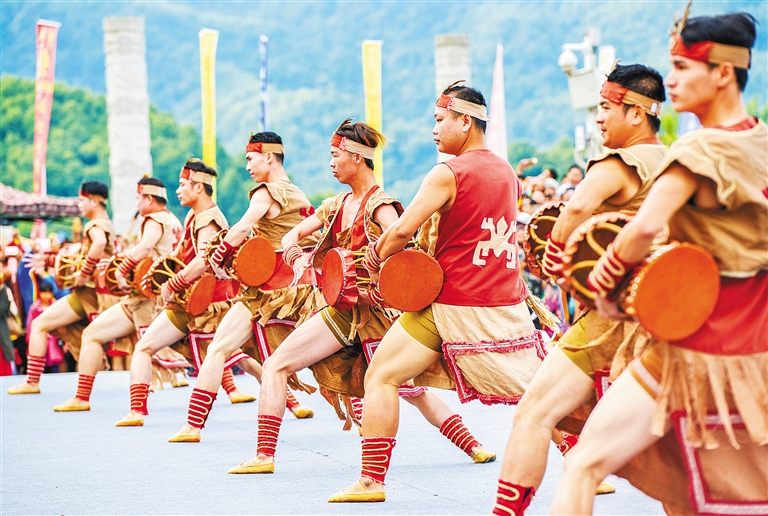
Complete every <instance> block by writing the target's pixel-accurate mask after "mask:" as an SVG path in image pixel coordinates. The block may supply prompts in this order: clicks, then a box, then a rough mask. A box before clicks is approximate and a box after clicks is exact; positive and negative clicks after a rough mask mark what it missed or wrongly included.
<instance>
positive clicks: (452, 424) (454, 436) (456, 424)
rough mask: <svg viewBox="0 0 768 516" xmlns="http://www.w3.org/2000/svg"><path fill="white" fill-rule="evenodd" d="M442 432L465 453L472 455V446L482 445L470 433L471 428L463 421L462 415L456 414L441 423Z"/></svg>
mask: <svg viewBox="0 0 768 516" xmlns="http://www.w3.org/2000/svg"><path fill="white" fill-rule="evenodd" d="M440 433H441V434H443V435H444V436H446V437H447V438H448V439H450V440H451V442H452V443H453V444H455V445H456V446H458V447H459V448H461V449H462V450H464V453H466V454H467V455H470V454H471V453H472V448H474V447H475V446H480V443H479V442H478V440H477V439H475V437H474V436H473V435H472V434H471V433H469V430H468V429H467V427H466V426H464V423H463V422H462V421H461V416H460V415H458V414H454V415H452V416H451V417H449V418H448V419H446V420H445V421H443V424H442V425H440Z"/></svg>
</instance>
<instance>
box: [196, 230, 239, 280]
mask: <svg viewBox="0 0 768 516" xmlns="http://www.w3.org/2000/svg"><path fill="white" fill-rule="evenodd" d="M227 233H229V230H228V229H221V230H219V231H217V232H216V233H214V235H213V236H212V237H211V239H210V240H208V243H207V244H206V245H205V251H204V252H203V260H204V261H205V266H206V267H208V268H209V269H210V268H211V256H213V253H215V252H216V249H218V248H219V244H221V243H222V242H223V241H224V237H225V236H227ZM231 264H232V262H231V260H227V262H226V263H224V266H225V270H228V268H227V267H226V266H227V265H231Z"/></svg>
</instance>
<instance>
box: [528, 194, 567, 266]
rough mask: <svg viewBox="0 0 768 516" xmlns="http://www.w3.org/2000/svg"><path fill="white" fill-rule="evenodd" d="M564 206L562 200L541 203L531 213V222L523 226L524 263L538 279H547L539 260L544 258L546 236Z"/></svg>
mask: <svg viewBox="0 0 768 516" xmlns="http://www.w3.org/2000/svg"><path fill="white" fill-rule="evenodd" d="M564 207H565V203H564V202H562V201H556V202H551V203H547V204H543V205H542V206H541V207H540V208H539V209H538V210H536V211H534V212H533V213H532V214H531V222H529V223H528V225H527V226H525V236H524V238H523V250H525V263H526V264H528V268H529V269H530V271H531V272H532V273H533V274H534V275H535V276H536V277H538V278H539V279H543V280H546V279H548V278H547V277H546V275H544V273H543V272H542V270H541V260H542V258H544V250H545V248H546V247H547V236H548V235H549V234H550V233H551V232H552V228H553V227H554V226H555V221H556V220H557V217H558V216H559V215H560V212H561V211H563V208H564Z"/></svg>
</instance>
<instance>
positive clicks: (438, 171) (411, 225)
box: [376, 163, 456, 260]
mask: <svg viewBox="0 0 768 516" xmlns="http://www.w3.org/2000/svg"><path fill="white" fill-rule="evenodd" d="M455 199H456V179H455V178H454V176H453V172H452V171H451V169H450V168H448V166H447V165H445V164H442V163H441V164H439V165H436V166H435V167H434V168H433V169H432V170H430V171H429V173H427V175H426V177H425V178H424V181H423V182H422V183H421V187H420V188H419V191H418V192H416V197H414V199H413V201H412V202H411V204H410V205H409V206H408V208H406V210H405V212H404V213H403V214H402V216H401V217H400V218H398V219H396V220H395V221H393V222H392V224H391V225H390V226H389V227H387V228H386V230H385V231H384V234H382V235H381V238H380V239H379V242H378V244H376V252H377V253H378V255H379V257H381V259H382V260H385V259H386V258H387V257H389V256H391V255H393V254H395V253H397V252H399V251H401V250H402V249H403V248H404V247H405V245H406V244H407V243H408V241H409V240H410V239H411V237H412V236H413V235H414V233H416V231H417V230H418V229H419V227H421V225H422V224H423V223H424V222H425V221H426V220H427V219H428V218H429V217H431V216H432V214H433V213H435V212H436V211H440V212H444V211H447V210H448V209H449V208H450V206H451V205H452V204H453V201H454V200H455ZM393 211H394V209H393Z"/></svg>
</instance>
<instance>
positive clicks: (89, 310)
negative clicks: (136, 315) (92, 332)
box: [8, 181, 118, 394]
mask: <svg viewBox="0 0 768 516" xmlns="http://www.w3.org/2000/svg"><path fill="white" fill-rule="evenodd" d="M108 198H109V187H108V186H107V185H105V184H104V183H100V182H98V181H86V182H84V183H83V184H82V185H81V186H80V195H79V196H78V206H79V208H80V213H81V214H82V215H83V217H85V218H87V219H88V223H87V224H86V225H85V227H84V228H83V239H82V243H81V247H80V252H79V255H78V262H79V263H80V266H79V267H80V268H79V270H78V272H76V273H75V288H74V289H73V290H72V292H71V293H70V294H69V295H67V296H64V297H63V298H61V299H59V300H58V301H56V302H55V303H54V304H52V305H51V306H50V307H49V308H46V310H45V311H44V312H43V313H42V314H40V316H39V317H37V318H36V319H35V320H34V321H32V325H31V327H30V328H28V329H27V330H28V331H29V349H28V351H27V381H26V382H24V383H22V384H20V385H17V386H15V387H11V388H10V389H8V394H38V393H39V392H40V376H41V375H42V373H43V369H44V368H45V353H46V350H47V347H48V335H47V334H48V333H51V332H54V330H57V329H59V328H61V329H66V328H67V327H72V326H78V327H79V328H80V329H81V328H82V327H83V326H86V325H87V324H88V323H89V316H90V314H94V313H96V314H98V313H100V312H101V311H102V310H103V309H104V308H105V305H108V304H109V305H111V304H114V303H116V302H117V300H118V298H116V297H115V296H109V295H105V294H103V293H97V292H96V288H95V287H93V286H87V285H86V284H87V283H88V282H90V281H93V279H94V276H95V275H96V265H97V264H98V263H99V260H101V259H102V258H110V257H111V256H112V253H113V252H114V246H115V228H114V226H112V221H111V220H109V215H108V214H107V199H108ZM55 259H56V255H55V254H42V253H40V254H36V255H35V256H34V257H33V258H32V264H33V268H34V269H41V268H43V267H46V266H47V267H53V265H54V261H55ZM76 323H77V324H76ZM77 340H78V342H77V343H72V344H74V345H76V347H77V349H78V350H79V345H78V344H79V339H77Z"/></svg>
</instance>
